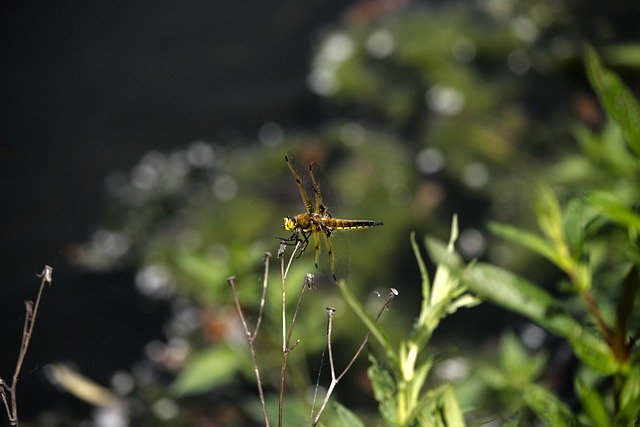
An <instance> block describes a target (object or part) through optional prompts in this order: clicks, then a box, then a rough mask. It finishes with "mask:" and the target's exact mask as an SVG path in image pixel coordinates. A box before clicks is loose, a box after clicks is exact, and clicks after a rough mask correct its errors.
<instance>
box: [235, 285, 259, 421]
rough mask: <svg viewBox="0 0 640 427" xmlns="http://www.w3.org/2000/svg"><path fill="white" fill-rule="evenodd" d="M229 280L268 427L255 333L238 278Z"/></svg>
mask: <svg viewBox="0 0 640 427" xmlns="http://www.w3.org/2000/svg"><path fill="white" fill-rule="evenodd" d="M227 282H228V283H229V286H230V287H231V291H232V294H233V300H234V302H235V304H236V310H237V311H238V315H239V316H240V321H241V322H242V328H243V329H244V334H245V337H246V338H247V343H248V344H249V352H250V353H251V362H252V363H253V371H254V373H255V375H256V384H257V386H258V394H259V395H260V405H261V406H262V416H263V418H264V425H265V426H266V427H269V417H268V415H267V402H266V400H265V397H264V391H263V389H262V380H261V378H260V368H259V367H258V361H257V357H256V351H255V348H254V347H253V341H254V338H255V333H254V334H252V333H251V332H250V331H249V326H248V325H247V321H246V320H245V318H244V314H243V313H242V307H241V306H240V300H239V298H238V290H237V288H236V278H235V277H229V278H228V279H227Z"/></svg>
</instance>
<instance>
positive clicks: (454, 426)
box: [442, 385, 465, 427]
mask: <svg viewBox="0 0 640 427" xmlns="http://www.w3.org/2000/svg"><path fill="white" fill-rule="evenodd" d="M442 406H443V418H444V421H445V425H446V426H448V427H458V426H460V427H462V426H464V425H465V423H464V417H463V416H462V410H461V409H460V403H459V402H458V397H457V396H456V393H455V392H454V391H453V387H451V386H450V385H447V386H446V387H445V388H444V392H443V393H442Z"/></svg>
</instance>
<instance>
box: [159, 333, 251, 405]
mask: <svg viewBox="0 0 640 427" xmlns="http://www.w3.org/2000/svg"><path fill="white" fill-rule="evenodd" d="M241 361H242V358H239V357H238V354H237V352H236V351H234V350H233V349H232V348H230V347H227V346H224V345H216V346H215V347H211V348H208V349H206V350H204V351H201V352H198V353H196V354H195V355H193V356H192V357H191V359H190V360H189V361H188V362H187V364H186V366H185V367H184V369H183V370H182V372H181V373H180V375H179V376H178V378H176V380H175V381H174V382H173V384H172V385H171V389H172V391H173V392H174V393H175V394H176V395H178V396H186V395H192V394H198V393H204V392H207V391H209V390H211V389H212V388H214V387H216V386H219V385H221V384H224V383H226V382H228V381H229V380H231V378H232V377H233V375H234V374H235V372H236V371H237V370H238V369H239V368H240V364H241Z"/></svg>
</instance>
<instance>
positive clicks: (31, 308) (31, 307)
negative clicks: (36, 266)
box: [0, 265, 53, 426]
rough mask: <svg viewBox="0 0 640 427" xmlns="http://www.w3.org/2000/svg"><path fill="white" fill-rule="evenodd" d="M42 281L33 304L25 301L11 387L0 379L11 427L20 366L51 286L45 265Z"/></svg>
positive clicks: (15, 415)
mask: <svg viewBox="0 0 640 427" xmlns="http://www.w3.org/2000/svg"><path fill="white" fill-rule="evenodd" d="M38 277H40V278H41V279H42V280H41V281H40V287H39V288H38V295H37V296H36V302H35V304H34V303H33V302H31V301H25V303H24V304H25V311H26V315H25V319H24V325H23V327H22V342H21V343H20V351H19V352H18V360H17V361H16V367H15V370H14V371H13V377H12V379H11V385H9V384H7V383H6V382H5V381H4V380H2V379H0V396H1V397H2V402H3V403H4V407H5V410H6V411H7V417H8V418H9V422H10V423H11V425H13V426H17V425H19V423H20V422H19V421H18V400H17V397H16V389H17V386H18V378H19V376H20V371H21V370H22V365H23V364H24V360H25V358H26V356H27V350H28V349H29V344H30V343H31V337H32V336H33V329H34V327H35V325H36V317H37V316H38V308H39V307H40V301H41V300H42V293H43V291H44V287H45V285H51V282H52V281H53V268H52V267H50V266H48V265H45V266H44V269H43V270H42V272H41V273H40V274H38Z"/></svg>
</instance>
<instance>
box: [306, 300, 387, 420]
mask: <svg viewBox="0 0 640 427" xmlns="http://www.w3.org/2000/svg"><path fill="white" fill-rule="evenodd" d="M397 295H398V291H397V290H396V289H394V288H391V289H389V293H388V294H387V298H386V300H385V302H384V304H383V305H382V307H381V308H380V311H378V314H377V316H376V322H377V321H378V320H380V316H382V313H384V312H385V311H386V310H387V309H388V308H389V306H390V305H391V301H392V300H393V298H395V297H396V296H397ZM334 314H335V309H334V308H332V307H327V348H328V352H329V366H330V369H331V384H329V387H328V388H327V392H326V393H325V396H324V399H323V400H322V405H321V406H320V409H319V410H318V413H317V414H316V417H315V418H314V419H313V422H312V423H311V425H312V426H316V425H318V422H319V421H320V417H321V416H322V413H323V412H324V410H325V409H326V406H327V403H328V402H329V398H330V397H331V393H333V390H334V389H335V387H336V385H338V382H339V381H340V380H341V379H342V378H343V377H344V376H345V374H346V373H347V371H348V370H349V369H351V366H352V365H353V364H354V363H355V361H356V359H357V358H358V357H359V356H360V353H362V350H363V349H364V347H365V346H366V345H367V341H369V337H370V336H371V331H368V332H367V334H366V335H365V337H364V339H363V340H362V343H361V344H360V346H359V347H358V350H356V352H355V353H354V355H353V357H352V358H351V360H350V361H349V363H348V364H347V366H346V367H345V368H344V369H343V370H342V372H341V373H340V375H338V376H336V371H335V366H334V364H333V350H332V347H331V332H332V330H333V316H334Z"/></svg>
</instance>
